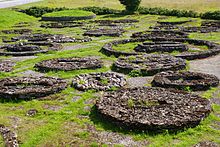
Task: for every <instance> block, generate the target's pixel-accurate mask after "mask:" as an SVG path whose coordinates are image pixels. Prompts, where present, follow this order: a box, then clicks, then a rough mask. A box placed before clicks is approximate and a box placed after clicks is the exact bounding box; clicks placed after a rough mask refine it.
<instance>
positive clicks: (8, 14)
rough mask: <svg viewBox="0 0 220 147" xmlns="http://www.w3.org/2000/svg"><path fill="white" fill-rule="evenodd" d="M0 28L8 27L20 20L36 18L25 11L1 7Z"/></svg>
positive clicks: (25, 20)
mask: <svg viewBox="0 0 220 147" xmlns="http://www.w3.org/2000/svg"><path fill="white" fill-rule="evenodd" d="M0 18H1V19H0V30H1V29H8V28H9V27H12V26H13V25H15V24H16V23H19V22H32V21H35V20H36V18H34V17H31V16H28V15H26V14H24V13H20V12H15V11H11V10H8V9H0Z"/></svg>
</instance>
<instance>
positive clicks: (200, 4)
mask: <svg viewBox="0 0 220 147" xmlns="http://www.w3.org/2000/svg"><path fill="white" fill-rule="evenodd" d="M33 5H34V6H36V5H37V6H49V7H85V6H99V7H110V8H117V9H122V8H123V6H122V5H121V4H120V3H119V1H118V0H111V1H104V0H84V1H79V0H44V1H42V2H38V3H34V4H27V5H24V6H22V7H29V6H33ZM141 6H144V7H164V8H173V9H185V10H194V11H198V12H204V11H212V10H219V9H220V1H219V0H194V1H192V0H153V1H152V0H142V3H141Z"/></svg>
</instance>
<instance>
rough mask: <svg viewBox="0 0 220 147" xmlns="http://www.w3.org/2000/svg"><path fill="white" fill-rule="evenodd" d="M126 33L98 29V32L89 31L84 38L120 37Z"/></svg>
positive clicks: (116, 30)
mask: <svg viewBox="0 0 220 147" xmlns="http://www.w3.org/2000/svg"><path fill="white" fill-rule="evenodd" d="M124 32H125V31H124V30H123V29H96V30H88V31H86V32H85V33H84V34H83V35H84V36H95V37H100V36H111V37H119V36H121V35H122V34H123V33H124Z"/></svg>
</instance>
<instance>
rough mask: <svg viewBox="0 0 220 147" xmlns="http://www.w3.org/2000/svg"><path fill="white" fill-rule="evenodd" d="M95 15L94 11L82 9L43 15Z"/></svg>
mask: <svg viewBox="0 0 220 147" xmlns="http://www.w3.org/2000/svg"><path fill="white" fill-rule="evenodd" d="M91 15H94V13H92V12H88V11H82V10H65V11H59V12H53V13H47V14H45V15H43V16H46V17H48V16H49V17H51V16H53V17H56V16H58V17H65V16H91Z"/></svg>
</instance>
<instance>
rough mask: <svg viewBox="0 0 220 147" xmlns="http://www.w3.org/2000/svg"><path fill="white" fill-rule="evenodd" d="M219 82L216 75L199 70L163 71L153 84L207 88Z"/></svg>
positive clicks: (167, 86)
mask: <svg viewBox="0 0 220 147" xmlns="http://www.w3.org/2000/svg"><path fill="white" fill-rule="evenodd" d="M218 84H219V79H218V78H217V77H216V76H214V75H210V74H204V73H197V72H173V71H168V72H161V73H158V74H157V75H156V76H155V77H154V80H153V81H152V85H153V86H158V87H164V88H175V89H182V90H184V89H186V88H190V89H191V90H207V89H209V88H210V87H215V86H218Z"/></svg>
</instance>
